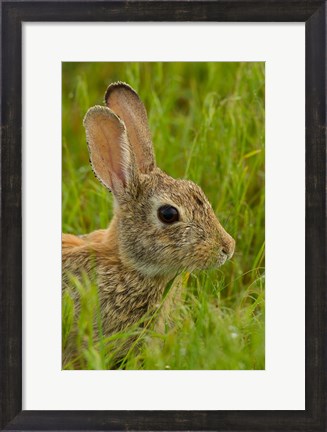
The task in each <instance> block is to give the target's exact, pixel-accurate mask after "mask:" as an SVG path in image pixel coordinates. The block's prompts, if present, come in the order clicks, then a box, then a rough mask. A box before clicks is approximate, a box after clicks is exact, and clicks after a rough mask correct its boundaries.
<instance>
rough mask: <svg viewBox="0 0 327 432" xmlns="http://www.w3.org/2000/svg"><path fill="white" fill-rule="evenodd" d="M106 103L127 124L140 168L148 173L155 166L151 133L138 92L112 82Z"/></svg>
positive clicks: (129, 137)
mask: <svg viewBox="0 0 327 432" xmlns="http://www.w3.org/2000/svg"><path fill="white" fill-rule="evenodd" d="M106 104H107V106H108V107H109V108H110V109H112V111H113V112H114V113H115V114H117V115H118V117H119V118H121V119H122V120H123V122H124V124H125V125H126V129H127V134H128V139H129V142H130V144H131V146H132V148H133V152H134V155H135V160H136V163H137V166H138V169H139V170H140V171H141V172H143V173H147V172H149V171H152V170H153V168H154V166H155V159H154V153H153V147H152V139H151V133H150V130H149V125H148V119H147V114H146V110H145V107H144V105H143V103H142V101H141V100H140V98H139V96H138V95H137V93H136V92H135V91H134V90H133V89H132V88H130V87H129V86H128V85H126V84H123V83H117V84H112V85H110V86H109V87H108V90H107V93H106Z"/></svg>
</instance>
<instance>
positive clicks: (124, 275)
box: [62, 82, 235, 359]
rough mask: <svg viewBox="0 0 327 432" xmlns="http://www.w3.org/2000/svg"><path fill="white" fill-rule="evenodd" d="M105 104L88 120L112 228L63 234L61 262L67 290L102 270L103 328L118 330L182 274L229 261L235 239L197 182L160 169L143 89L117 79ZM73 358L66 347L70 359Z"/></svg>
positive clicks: (89, 140)
mask: <svg viewBox="0 0 327 432" xmlns="http://www.w3.org/2000/svg"><path fill="white" fill-rule="evenodd" d="M105 104H106V106H94V107H92V108H90V109H89V110H88V111H87V113H86V115H85V118H84V121H83V124H84V127H85V130H86V139H87V145H88V150H89V156H90V163H91V166H92V169H93V171H94V174H95V176H96V177H97V178H98V180H99V181H100V182H101V183H102V184H103V185H104V186H105V187H106V188H107V189H108V190H109V191H111V192H112V194H113V198H114V216H113V218H112V220H111V222H110V224H109V227H108V228H107V229H101V230H98V231H94V232H91V233H90V234H87V235H84V236H80V237H79V236H75V235H71V234H63V236H62V267H63V280H64V283H63V286H64V289H67V287H68V286H69V278H68V277H67V275H69V274H74V275H79V274H81V273H82V272H83V271H86V272H88V273H90V274H91V273H92V272H94V273H95V275H96V284H97V287H98V295H99V303H100V311H101V318H102V328H103V333H104V334H105V335H112V334H114V333H116V332H118V331H120V330H123V329H125V328H126V327H128V326H130V325H132V324H134V323H137V322H138V321H139V320H140V319H142V317H143V316H144V315H145V314H146V313H148V312H149V311H151V310H153V309H154V308H155V307H156V305H157V304H158V303H159V302H160V301H161V299H162V297H163V293H164V290H165V287H166V286H167V284H168V283H169V282H170V281H171V280H172V279H173V278H174V277H175V276H176V275H178V274H179V273H181V272H182V271H185V270H187V271H193V270H200V269H207V268H210V267H219V266H221V265H222V264H224V263H225V261H226V260H228V259H230V258H231V257H232V256H233V253H234V248H235V241H234V239H233V238H232V237H231V236H230V235H229V234H228V233H227V232H226V231H225V230H224V228H223V227H222V225H221V224H220V222H219V221H218V219H217V217H216V215H215V213H214V211H213V209H212V207H211V205H210V203H209V201H208V199H207V198H206V196H205V194H204V192H203V191H202V190H201V188H200V187H199V186H198V185H196V184H195V183H193V182H192V181H189V180H184V179H174V178H172V177H170V176H169V175H168V174H166V173H165V172H163V171H162V170H161V169H160V168H159V167H157V165H156V161H155V155H154V150H153V145H152V139H151V133H150V130H149V124H148V119H147V113H146V109H145V107H144V105H143V103H142V101H141V99H140V98H139V96H138V94H137V93H136V91H135V90H134V89H132V87H130V86H129V85H128V84H126V83H123V82H116V83H113V84H111V85H109V87H108V89H107V91H106V93H105ZM76 295H77V294H76ZM76 301H77V300H76ZM70 355H71V351H70V348H67V352H66V353H65V356H64V358H66V359H67V358H69V356H70Z"/></svg>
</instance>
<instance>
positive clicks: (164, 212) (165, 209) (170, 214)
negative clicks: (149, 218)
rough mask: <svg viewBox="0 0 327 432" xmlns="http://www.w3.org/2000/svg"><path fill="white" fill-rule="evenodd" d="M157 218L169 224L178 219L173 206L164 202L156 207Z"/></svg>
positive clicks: (176, 211)
mask: <svg viewBox="0 0 327 432" xmlns="http://www.w3.org/2000/svg"><path fill="white" fill-rule="evenodd" d="M158 218H159V219H160V220H161V222H164V223H166V224H171V223H174V222H177V221H178V220H179V213H178V210H177V209H176V208H175V207H173V206H171V205H168V204H166V205H163V206H161V207H159V208H158Z"/></svg>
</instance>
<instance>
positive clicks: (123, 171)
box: [85, 107, 130, 193]
mask: <svg viewBox="0 0 327 432" xmlns="http://www.w3.org/2000/svg"><path fill="white" fill-rule="evenodd" d="M91 110H92V109H91ZM91 110H90V111H89V112H88V114H87V116H86V120H85V126H86V133H87V139H88V145H89V151H90V157H91V163H92V166H93V169H94V171H95V173H96V175H97V177H98V178H99V179H100V180H101V182H102V183H104V184H105V186H107V187H108V188H109V189H111V190H112V192H113V193H118V192H119V190H120V189H121V188H122V187H124V186H126V184H127V180H128V179H127V177H128V174H129V173H128V170H129V168H130V155H129V149H128V141H127V135H126V130H125V127H124V124H123V123H122V122H121V121H120V120H119V119H118V117H117V116H116V115H115V114H113V113H112V112H111V111H110V110H109V109H108V108H104V107H96V108H94V109H93V110H94V111H93V112H92V111H91Z"/></svg>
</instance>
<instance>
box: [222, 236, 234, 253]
mask: <svg viewBox="0 0 327 432" xmlns="http://www.w3.org/2000/svg"><path fill="white" fill-rule="evenodd" d="M234 250H235V240H234V239H233V237H231V236H230V235H229V234H227V233H226V235H225V236H224V238H223V239H222V245H221V252H222V253H223V254H224V255H226V256H227V259H230V258H232V256H233V254H234Z"/></svg>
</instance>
